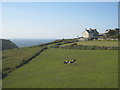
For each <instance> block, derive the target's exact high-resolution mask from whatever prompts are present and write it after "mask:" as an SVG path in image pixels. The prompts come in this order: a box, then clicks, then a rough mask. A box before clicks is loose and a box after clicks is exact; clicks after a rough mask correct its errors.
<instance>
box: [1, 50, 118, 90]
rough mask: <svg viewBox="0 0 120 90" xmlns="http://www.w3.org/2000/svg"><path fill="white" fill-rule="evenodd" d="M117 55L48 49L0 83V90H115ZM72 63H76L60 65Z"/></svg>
mask: <svg viewBox="0 0 120 90" xmlns="http://www.w3.org/2000/svg"><path fill="white" fill-rule="evenodd" d="M117 53H118V52H117V51H116V50H115V51H114V50H110V51H108V50H69V49H49V50H46V51H44V52H43V53H41V55H39V56H38V57H36V58H35V59H33V60H32V61H31V62H30V63H28V64H26V65H24V66H23V67H21V68H19V69H17V70H15V71H14V72H12V73H11V74H10V75H9V76H8V77H6V78H5V79H4V80H3V87H4V88H27V87H29V88H117V87H118V86H117V85H118V81H117V80H118V77H117V75H118V72H117V71H118V66H117V62H118V58H117ZM72 59H77V62H76V63H74V64H69V65H66V64H64V63H63V61H64V60H72ZM11 82H12V83H11Z"/></svg>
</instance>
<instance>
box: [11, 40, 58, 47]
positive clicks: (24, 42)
mask: <svg viewBox="0 0 120 90" xmlns="http://www.w3.org/2000/svg"><path fill="white" fill-rule="evenodd" d="M10 40H11V41H12V42H13V43H15V44H16V45H17V46H18V47H27V46H33V45H39V44H43V43H48V42H52V41H54V40H57V39H10Z"/></svg>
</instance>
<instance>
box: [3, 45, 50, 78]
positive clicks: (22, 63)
mask: <svg viewBox="0 0 120 90" xmlns="http://www.w3.org/2000/svg"><path fill="white" fill-rule="evenodd" d="M46 49H48V48H47V47H44V48H43V49H41V50H40V51H38V52H37V53H36V54H34V55H33V56H31V57H30V58H28V59H27V60H23V61H22V62H21V63H20V64H19V65H17V66H15V67H14V68H12V69H10V68H7V70H9V73H11V72H12V71H13V70H15V69H17V68H20V67H21V66H23V65H25V64H27V63H29V62H30V61H31V60H32V59H34V58H36V57H37V56H38V55H39V54H40V53H42V52H43V51H44V50H46ZM5 70H6V69H5ZM2 72H3V71H2ZM9 73H2V78H3V79H4V78H5V77H6V76H8V74H9Z"/></svg>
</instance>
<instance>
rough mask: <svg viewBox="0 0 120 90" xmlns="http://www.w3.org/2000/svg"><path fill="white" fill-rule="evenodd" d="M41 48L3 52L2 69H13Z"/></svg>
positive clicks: (25, 48) (24, 48)
mask: <svg viewBox="0 0 120 90" xmlns="http://www.w3.org/2000/svg"><path fill="white" fill-rule="evenodd" d="M42 48H43V47H38V46H32V47H23V48H19V49H10V50H3V52H2V57H3V60H2V69H5V68H13V67H15V66H16V65H18V64H19V63H20V62H22V61H23V60H26V59H28V58H30V57H31V56H32V55H34V54H35V53H37V52H38V51H39V50H41V49H42Z"/></svg>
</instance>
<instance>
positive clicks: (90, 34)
mask: <svg viewBox="0 0 120 90" xmlns="http://www.w3.org/2000/svg"><path fill="white" fill-rule="evenodd" d="M82 37H83V38H84V39H87V40H92V39H98V37H99V33H98V31H97V30H96V29H92V28H90V29H85V31H84V32H83V33H82Z"/></svg>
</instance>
